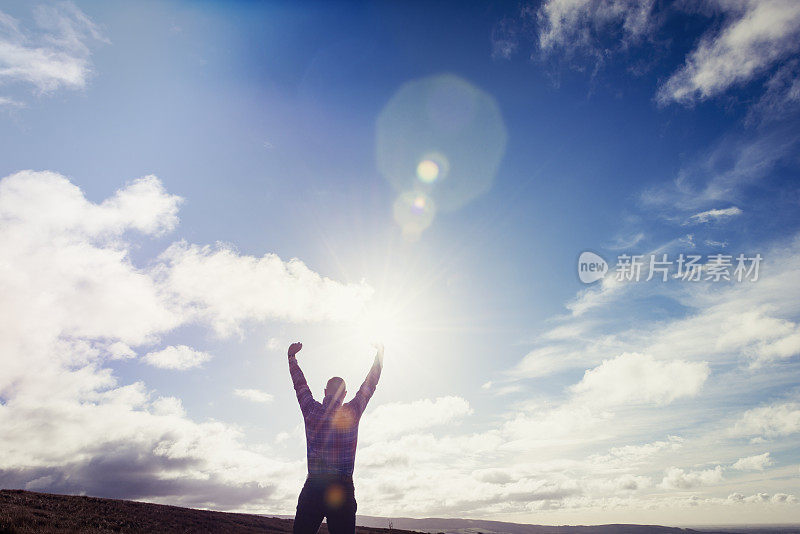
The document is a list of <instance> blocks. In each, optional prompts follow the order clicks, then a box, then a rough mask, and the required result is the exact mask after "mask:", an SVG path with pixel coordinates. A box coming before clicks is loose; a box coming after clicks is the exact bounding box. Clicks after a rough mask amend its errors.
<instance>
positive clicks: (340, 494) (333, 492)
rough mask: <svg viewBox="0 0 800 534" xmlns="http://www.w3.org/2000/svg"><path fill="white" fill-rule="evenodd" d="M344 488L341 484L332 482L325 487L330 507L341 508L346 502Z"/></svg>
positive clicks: (327, 502) (326, 502)
mask: <svg viewBox="0 0 800 534" xmlns="http://www.w3.org/2000/svg"><path fill="white" fill-rule="evenodd" d="M344 498H345V493H344V488H343V487H342V486H341V485H339V484H331V485H330V486H328V487H327V488H326V489H325V497H324V499H325V504H326V505H328V508H333V509H336V508H339V507H341V506H342V505H343V504H344Z"/></svg>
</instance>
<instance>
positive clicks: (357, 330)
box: [350, 303, 410, 348]
mask: <svg viewBox="0 0 800 534" xmlns="http://www.w3.org/2000/svg"><path fill="white" fill-rule="evenodd" d="M409 328H410V318H409V317H408V316H407V314H405V313H404V312H403V310H401V309H399V308H392V307H390V306H388V305H386V304H380V303H374V304H372V305H369V306H367V307H366V308H365V310H364V311H363V312H362V313H361V315H359V316H358V317H357V318H356V319H355V320H354V321H353V324H352V326H351V333H350V334H351V337H352V339H353V341H354V342H356V343H358V344H359V345H364V344H378V343H380V344H383V345H384V346H385V347H388V348H397V347H399V346H401V345H402V344H403V342H404V339H403V331H404V330H406V331H407V330H408V329H409Z"/></svg>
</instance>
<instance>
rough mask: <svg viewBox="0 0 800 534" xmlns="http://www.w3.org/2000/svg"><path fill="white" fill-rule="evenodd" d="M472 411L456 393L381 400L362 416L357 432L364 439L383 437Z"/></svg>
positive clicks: (456, 418) (437, 422)
mask: <svg viewBox="0 0 800 534" xmlns="http://www.w3.org/2000/svg"><path fill="white" fill-rule="evenodd" d="M471 413H472V408H470V406H469V403H468V402H467V401H466V400H464V399H462V398H461V397H455V396H447V397H438V398H436V399H433V400H431V399H421V400H417V401H413V402H393V403H388V404H381V405H380V406H378V407H377V408H375V410H374V411H372V412H371V413H370V414H369V417H365V419H364V422H363V423H362V430H361V431H360V433H359V434H360V436H362V438H363V440H364V441H369V442H374V441H380V440H386V439H389V438H391V437H392V436H398V435H403V434H407V433H410V432H418V431H420V430H424V429H427V428H431V427H434V426H440V425H444V424H448V423H452V422H454V421H456V420H458V419H461V418H462V417H464V416H467V415H469V414H471Z"/></svg>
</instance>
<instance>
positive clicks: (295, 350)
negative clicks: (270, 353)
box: [289, 341, 303, 356]
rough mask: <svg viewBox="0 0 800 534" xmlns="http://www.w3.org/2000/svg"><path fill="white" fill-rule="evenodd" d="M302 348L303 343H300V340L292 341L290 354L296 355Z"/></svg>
mask: <svg viewBox="0 0 800 534" xmlns="http://www.w3.org/2000/svg"><path fill="white" fill-rule="evenodd" d="M302 348H303V344H302V343H300V342H299V341H298V342H297V343H292V344H291V345H289V356H294V355H295V354H297V353H298V352H300V349H302Z"/></svg>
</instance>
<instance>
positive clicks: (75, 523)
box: [0, 490, 410, 534]
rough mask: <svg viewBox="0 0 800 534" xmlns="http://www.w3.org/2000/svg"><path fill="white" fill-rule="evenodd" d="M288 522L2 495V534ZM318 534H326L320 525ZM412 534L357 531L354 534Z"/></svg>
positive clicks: (259, 528) (271, 526) (267, 528)
mask: <svg viewBox="0 0 800 534" xmlns="http://www.w3.org/2000/svg"><path fill="white" fill-rule="evenodd" d="M291 531H292V520H291V519H279V518H275V517H262V516H258V515H251V514H229V513H225V512H210V511H206V510H193V509H191V508H180V507H177V506H165V505H161V504H150V503H143V502H134V501H122V500H116V499H99V498H96V497H80V496H74V495H52V494H49V493H34V492H30V491H22V490H0V533H2V534H7V533H9V534H10V533H25V534H27V533H36V534H39V533H42V534H47V533H53V532H88V533H98V534H99V533H101V532H102V533H106V532H143V533H144V532H148V533H150V532H187V533H188V532H231V533H249V532H254V533H255V532H260V533H264V532H280V533H287V532H288V533H290V532H291ZM320 532H321V533H324V534H327V532H328V529H327V527H326V526H325V525H324V524H323V526H322V528H321V529H320ZM389 532H392V534H410V533H408V532H407V531H402V530H397V529H395V530H393V531H389V529H384V528H364V527H358V529H357V534H389Z"/></svg>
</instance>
